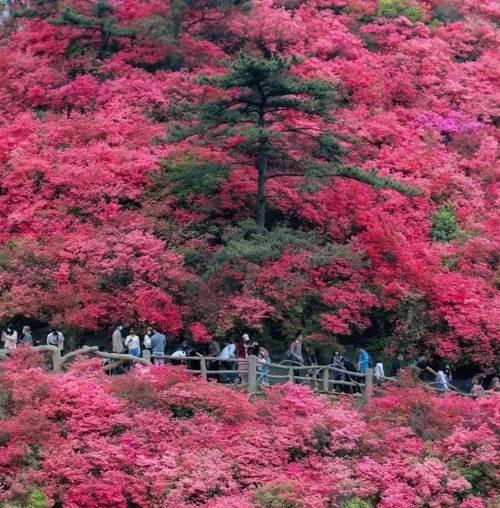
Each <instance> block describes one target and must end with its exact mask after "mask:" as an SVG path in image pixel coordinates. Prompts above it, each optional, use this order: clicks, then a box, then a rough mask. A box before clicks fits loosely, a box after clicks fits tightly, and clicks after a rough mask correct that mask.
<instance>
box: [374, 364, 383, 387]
mask: <svg viewBox="0 0 500 508" xmlns="http://www.w3.org/2000/svg"><path fill="white" fill-rule="evenodd" d="M373 376H374V377H375V381H376V382H377V383H378V384H380V383H382V381H383V379H384V377H385V374H384V364H383V363H382V362H381V361H380V360H377V361H376V362H375V367H374V368H373Z"/></svg>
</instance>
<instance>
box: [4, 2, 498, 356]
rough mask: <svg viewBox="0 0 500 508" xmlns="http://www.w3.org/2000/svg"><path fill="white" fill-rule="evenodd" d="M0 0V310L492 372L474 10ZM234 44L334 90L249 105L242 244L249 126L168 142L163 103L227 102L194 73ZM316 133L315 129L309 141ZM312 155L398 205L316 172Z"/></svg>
mask: <svg viewBox="0 0 500 508" xmlns="http://www.w3.org/2000/svg"><path fill="white" fill-rule="evenodd" d="M5 3H6V2H5V1H3V2H2V5H4V4H5ZM8 6H9V8H8V9H7V8H5V9H3V7H2V16H1V18H0V181H1V187H0V217H2V221H1V224H0V293H1V298H0V320H1V321H6V320H9V319H11V318H12V317H13V316H26V317H28V316H29V317H30V318H33V319H36V320H39V321H41V322H47V321H50V322H52V323H54V324H58V325H66V326H70V327H72V328H73V329H79V330H97V329H100V328H102V327H104V326H109V325H110V324H112V323H114V322H116V321H117V320H123V321H127V322H130V323H132V322H134V323H136V322H137V321H140V322H141V324H143V323H145V322H146V321H147V322H148V323H149V324H151V325H158V326H160V327H163V328H167V329H168V332H169V333H170V335H171V336H177V337H180V336H182V338H189V339H193V340H194V341H196V342H199V343H206V342H208V341H209V339H210V338H211V337H216V336H217V335H221V334H225V333H232V332H237V333H238V334H240V335H241V332H242V331H243V329H250V330H249V331H250V332H252V333H253V334H254V335H255V336H257V335H260V336H261V337H268V336H270V335H272V336H273V338H276V340H277V341H278V340H282V341H286V340H288V339H289V338H290V337H291V336H296V335H298V333H304V336H306V337H310V338H313V337H314V338H315V339H317V340H321V341H329V342H333V341H335V340H336V339H337V338H338V337H339V336H341V337H342V338H344V339H346V338H347V337H348V336H349V335H351V334H353V333H354V334H356V336H359V335H360V334H363V333H365V332H369V333H371V332H372V330H383V331H384V333H383V335H384V339H386V342H387V343H386V344H382V341H380V344H381V347H383V346H384V345H386V346H387V349H389V350H391V351H393V352H395V351H396V350H399V351H402V352H404V353H407V354H408V355H410V354H414V353H415V352H416V349H417V348H419V347H422V346H424V347H425V348H426V349H429V350H430V351H432V352H435V353H437V354H439V355H440V356H443V357H446V358H447V359H448V360H450V361H457V362H458V361H461V362H462V361H465V362H469V363H475V364H482V365H491V364H493V363H494V362H495V359H497V357H498V347H497V344H496V341H497V337H498V336H499V334H500V330H499V323H500V316H499V309H500V305H499V296H498V295H499V291H498V288H499V282H498V251H499V249H500V241H499V235H498V231H499V230H500V228H499V227H498V214H497V213H496V209H497V202H498V186H497V185H496V179H497V173H498V144H499V139H500V137H499V133H498V127H499V118H500V110H499V107H498V86H497V82H498V65H497V51H498V19H499V16H500V9H499V6H498V1H497V0H252V1H236V0H234V1H230V0H172V1H169V2H161V1H159V0H99V1H96V0H92V1H91V2H83V1H81V0H65V1H64V2H42V1H36V2H27V1H10V2H8ZM9 12H10V19H7V18H8V17H9ZM241 52H244V53H246V54H250V55H253V57H255V58H257V59H263V60H264V61H266V60H269V57H270V55H275V56H277V57H279V58H289V57H293V61H294V62H295V63H294V64H293V66H292V68H291V69H290V73H291V74H290V77H291V76H293V77H294V78H297V79H299V78H300V81H301V82H302V81H303V80H307V82H310V81H311V80H315V81H316V82H317V81H320V82H322V84H323V85H325V84H326V83H328V85H329V86H328V88H329V89H332V88H334V89H335V97H336V100H335V105H334V107H333V108H332V109H335V111H333V110H332V111H330V112H331V113H332V114H331V115H324V114H321V115H320V116H317V115H315V114H309V113H311V111H312V110H311V108H310V106H314V108H313V110H314V112H320V110H321V109H322V108H320V107H319V106H320V104H319V102H323V99H322V100H321V101H316V100H313V101H312V102H311V104H309V103H308V104H307V107H304V108H302V107H301V108H299V109H301V110H300V111H299V110H297V109H296V108H294V107H286V108H285V110H281V108H279V114H275V112H273V111H269V112H268V113H266V115H265V116H266V118H267V117H268V118H267V119H268V120H269V119H271V118H273V121H272V123H271V124H269V125H267V124H266V129H268V130H269V134H270V138H269V139H270V140H271V144H272V145H273V146H274V141H273V140H274V139H276V140H278V138H279V139H280V140H281V141H279V146H275V150H277V151H276V152H275V153H273V154H270V160H269V161H268V162H269V168H268V172H267V174H268V182H267V192H266V194H267V201H268V203H267V204H268V216H267V219H268V220H267V222H268V224H267V227H268V230H269V231H268V232H266V233H260V234H256V232H255V221H254V220H253V219H254V211H255V208H256V189H257V186H258V179H257V171H256V168H255V164H254V162H255V160H253V155H255V153H256V150H255V145H254V141H255V140H256V139H257V138H256V137H255V136H256V132H257V131H258V129H257V130H255V129H254V128H250V125H246V124H245V126H244V129H239V128H235V126H234V125H232V126H231V128H229V127H228V126H227V125H226V126H223V125H221V126H220V127H221V133H220V136H217V139H215V138H213V137H207V136H208V133H209V132H211V131H213V130H214V129H207V130H205V132H204V134H200V133H198V134H197V135H196V136H194V135H193V136H188V137H187V138H186V137H183V138H182V139H178V138H176V136H175V135H176V133H178V127H179V124H182V125H181V127H184V123H185V121H184V120H186V114H184V115H183V113H188V114H187V117H188V118H194V116H197V115H196V113H197V112H200V111H204V110H205V107H206V106H207V104H208V102H211V101H212V100H213V99H220V98H221V97H222V96H225V97H226V98H229V96H231V101H233V100H235V97H236V96H237V95H238V93H237V90H236V89H233V90H223V89H221V88H220V86H215V85H214V83H215V82H214V81H213V80H207V79H206V78H207V77H210V76H212V77H213V76H216V75H222V74H227V72H228V70H229V69H228V66H230V65H231V64H232V63H234V62H235V60H237V58H238V55H239V54H240V53H241ZM325 82H326V83H325ZM278 88H280V87H278ZM318 90H319V89H318ZM325 90H326V88H325ZM226 93H229V96H226V95H225V94H226ZM280 93H281V92H280ZM233 94H235V95H233ZM245 94H246V92H245ZM325 95H330V93H328V94H325ZM311 98H312V97H311ZM303 99H305V97H303ZM273 100H274V99H273ZM280 100H281V99H280ZM297 100H298V98H297V97H293V100H292V99H290V101H289V100H288V99H287V100H286V101H285V105H290V106H293V104H295V103H296V101H297ZM301 100H302V99H301ZM328 102H330V101H328ZM313 103H314V104H313ZM213 104H215V103H213ZM304 106H306V104H304ZM316 106H318V107H316ZM235 108H237V106H236V105H235ZM302 109H305V110H306V111H302ZM310 110H311V111H310ZM245 112H246V106H245V107H243V106H242V111H241V112H240V114H246V113H245ZM333 113H334V114H333ZM252 114H253V113H252ZM237 116H239V115H237ZM240 126H241V125H240ZM226 127H227V128H226ZM216 130H219V129H218V128H217V129H216ZM300 132H302V134H299V133H300ZM326 132H332V133H335V136H334V137H335V138H336V140H334V139H331V140H330V141H328V142H327V139H326V137H323V136H322V137H321V139H320V138H316V136H317V134H318V133H326ZM200 136H201V137H200ZM257 137H258V136H257ZM327 137H328V136H327ZM174 139H175V141H174ZM312 139H316V140H317V141H318V140H319V141H321V143H320V145H318V146H317V148H314V147H313V145H314V146H316V144H317V143H316V142H314V143H313V145H312V144H311V143H312ZM326 153H328V156H327V159H328V161H329V162H331V163H334V164H335V165H337V162H338V163H339V164H341V165H345V166H346V167H349V168H351V167H352V168H357V169H358V170H359V171H360V174H361V175H365V177H367V178H368V179H370V174H371V172H372V171H374V170H376V171H378V174H379V175H380V176H384V177H391V178H393V179H395V180H397V181H398V182H401V183H404V184H405V185H406V186H413V187H418V188H419V189H420V191H421V194H420V195H419V196H418V197H411V198H410V197H407V196H402V195H400V194H398V193H397V192H394V191H392V190H387V189H386V190H381V189H376V188H373V187H371V186H369V185H365V184H364V183H360V182H358V181H354V180H352V179H348V178H343V177H342V178H340V177H339V178H334V179H330V178H319V176H325V175H321V173H322V171H323V170H321V169H320V167H323V164H322V162H324V161H323V159H324V157H323V156H324V155H325V154H326ZM311 156H312V157H313V158H312V159H311V158H310V157H311ZM313 161H315V162H314V163H313ZM318 163H319V166H318V167H317V165H318ZM306 168H307V176H304V171H303V170H305V169H306ZM296 170H299V172H298V173H296ZM415 316H416V317H415ZM375 323H376V325H377V326H372V325H373V324H375ZM386 332H388V333H386ZM381 333H382V332H381ZM367 335H368V333H367ZM177 337H176V338H177ZM283 349H284V348H283Z"/></svg>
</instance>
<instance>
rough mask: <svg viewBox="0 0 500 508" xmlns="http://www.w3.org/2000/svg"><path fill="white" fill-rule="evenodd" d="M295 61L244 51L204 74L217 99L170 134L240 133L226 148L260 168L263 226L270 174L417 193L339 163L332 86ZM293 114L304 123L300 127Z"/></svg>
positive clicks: (218, 137)
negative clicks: (225, 67) (300, 71)
mask: <svg viewBox="0 0 500 508" xmlns="http://www.w3.org/2000/svg"><path fill="white" fill-rule="evenodd" d="M295 63H297V62H296V61H295V60H294V59H289V58H279V57H274V56H273V57H271V58H261V57H256V56H250V55H247V54H241V55H240V56H239V57H238V59H237V60H236V61H235V62H234V63H233V64H232V66H231V68H230V69H229V71H228V72H227V73H226V74H224V75H222V76H217V77H206V78H203V79H202V82H203V83H206V84H211V85H213V86H215V87H216V88H218V89H219V91H220V95H221V96H222V98H219V99H217V100H214V101H210V102H207V103H205V104H203V105H202V106H201V108H199V110H198V111H192V114H191V117H190V118H189V119H190V120H191V122H190V125H191V126H190V127H186V126H183V127H179V128H178V129H177V130H176V131H175V132H173V133H172V139H174V140H180V139H185V138H186V137H189V136H195V137H196V136H197V137H198V139H200V140H202V141H211V142H215V143H217V142H220V141H222V142H223V140H224V138H227V137H228V136H232V137H233V138H234V136H236V135H239V136H240V138H241V140H242V141H241V142H240V143H238V144H237V146H236V147H232V148H231V150H233V151H235V152H237V153H235V159H237V160H238V161H240V162H242V163H245V164H249V163H250V164H253V165H254V166H255V168H256V170H257V173H258V184H257V211H256V222H257V227H258V229H259V230H260V231H264V230H265V229H266V228H265V226H266V209H267V196H266V184H267V182H268V180H269V179H270V178H277V177H283V176H310V177H315V178H319V177H346V178H352V179H355V180H358V181H360V182H364V183H367V184H369V185H372V186H374V187H377V188H386V189H395V190H397V191H399V192H402V193H404V194H407V195H417V194H418V193H419V191H418V190H417V189H415V188H413V187H410V186H407V185H404V184H402V183H400V182H397V181H395V180H393V179H390V178H386V177H381V176H378V175H377V174H376V173H375V172H370V171H364V170H362V169H359V168H356V167H353V166H348V165H345V164H343V163H342V156H343V155H344V153H345V151H344V150H343V148H342V147H341V145H340V143H339V140H338V138H339V136H336V135H335V134H334V133H333V132H332V131H331V130H330V129H329V128H328V124H327V123H326V122H330V124H331V123H332V118H331V117H330V112H331V110H332V108H333V107H334V106H335V104H336V99H337V94H336V90H335V87H334V86H333V85H332V84H330V83H327V82H324V81H315V80H305V79H302V78H301V77H299V76H297V75H295V74H293V73H292V71H291V68H292V65H293V64H295ZM226 92H227V93H226ZM294 119H295V120H299V119H300V120H301V122H300V124H304V122H305V123H306V124H307V125H306V126H305V127H298V126H297V125H298V124H299V123H298V122H295V121H294ZM193 125H194V126H193ZM297 147H300V150H297ZM297 154H299V155H297Z"/></svg>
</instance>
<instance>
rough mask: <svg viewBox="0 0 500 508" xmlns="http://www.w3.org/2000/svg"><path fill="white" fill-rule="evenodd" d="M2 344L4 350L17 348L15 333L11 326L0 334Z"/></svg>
mask: <svg viewBox="0 0 500 508" xmlns="http://www.w3.org/2000/svg"><path fill="white" fill-rule="evenodd" d="M2 342H3V343H4V347H5V349H9V350H12V349H16V348H17V332H16V330H14V326H13V325H11V324H8V325H7V328H6V329H5V330H4V331H3V332H2Z"/></svg>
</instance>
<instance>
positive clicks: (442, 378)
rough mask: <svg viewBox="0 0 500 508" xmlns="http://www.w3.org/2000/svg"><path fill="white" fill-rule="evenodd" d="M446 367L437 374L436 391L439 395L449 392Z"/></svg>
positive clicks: (441, 368)
mask: <svg viewBox="0 0 500 508" xmlns="http://www.w3.org/2000/svg"><path fill="white" fill-rule="evenodd" d="M444 370H445V369H444V367H440V368H439V369H438V371H437V372H436V379H435V383H436V390H437V392H438V393H439V394H443V393H445V392H447V391H449V388H448V380H447V379H446V374H445V372H444Z"/></svg>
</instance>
